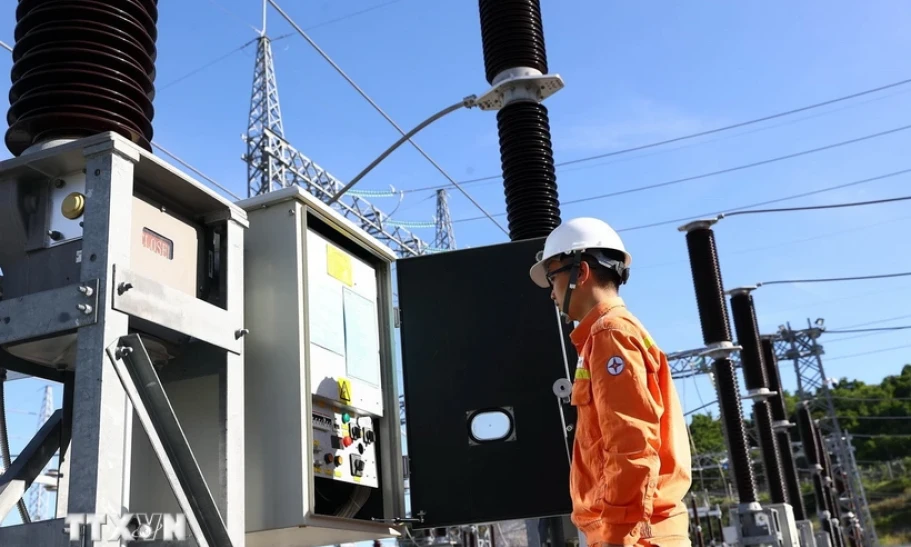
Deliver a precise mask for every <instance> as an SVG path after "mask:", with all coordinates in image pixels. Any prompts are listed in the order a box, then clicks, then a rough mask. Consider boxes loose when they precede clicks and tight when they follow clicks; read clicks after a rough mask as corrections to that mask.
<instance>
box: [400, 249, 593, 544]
mask: <svg viewBox="0 0 911 547" xmlns="http://www.w3.org/2000/svg"><path fill="white" fill-rule="evenodd" d="M543 244H544V241H543V239H536V240H528V241H519V242H512V243H506V244H502V245H494V246H490V247H482V248H475V249H467V250H458V251H449V252H445V253H439V254H432V255H425V256H420V257H415V258H408V259H401V260H399V261H398V262H397V269H398V273H397V276H398V294H399V307H400V310H401V340H402V363H403V369H404V395H405V419H406V425H407V428H408V429H407V432H408V435H407V441H408V457H409V463H410V472H411V477H410V484H411V514H412V516H413V517H418V516H423V518H424V523H423V524H422V525H417V526H418V527H428V528H429V527H443V526H451V525H462V524H472V523H482V522H495V521H503V520H512V519H525V518H537V517H548V516H556V515H566V514H569V513H570V512H571V509H572V506H571V502H570V498H569V457H568V454H567V444H566V439H565V438H564V425H563V420H564V419H565V421H566V425H571V424H574V423H575V412H574V409H573V407H571V406H570V405H568V404H562V405H561V403H560V400H559V399H558V398H557V396H556V395H555V393H554V382H555V381H557V380H559V379H561V378H566V377H567V370H566V369H567V366H566V363H565V362H564V354H563V347H564V345H565V347H566V351H567V352H568V354H567V359H568V364H569V367H570V368H571V369H574V368H575V366H576V353H575V350H574V349H573V348H572V345H571V344H570V342H569V337H568V334H569V332H570V330H571V328H572V325H564V326H563V333H564V334H563V335H562V340H561V330H560V322H559V319H558V317H557V314H556V310H555V307H554V304H553V302H552V301H551V300H550V293H549V292H548V291H547V290H545V289H541V288H539V287H537V286H536V285H535V284H534V283H533V282H532V281H531V279H530V278H529V277H528V269H529V268H530V267H531V265H532V263H533V262H534V258H535V253H537V252H538V251H539V250H540V249H541V248H542V247H543ZM561 407H562V408H563V411H564V412H563V413H564V418H561V412H560V409H561ZM570 429H572V428H571V427H570ZM569 442H570V444H569V446H570V447H571V446H572V444H571V442H572V436H571V435H570V437H569Z"/></svg>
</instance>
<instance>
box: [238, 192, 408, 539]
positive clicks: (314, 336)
mask: <svg viewBox="0 0 911 547" xmlns="http://www.w3.org/2000/svg"><path fill="white" fill-rule="evenodd" d="M238 205H239V206H240V207H242V208H243V209H245V210H246V211H247V215H248V218H249V221H250V227H249V229H248V231H247V234H246V242H247V245H246V248H245V250H246V252H245V275H246V279H245V282H246V285H245V286H246V299H245V310H246V322H245V323H246V325H247V326H248V328H249V330H250V332H249V334H248V335H247V336H246V354H245V356H246V360H247V363H249V367H248V368H247V369H246V372H247V374H246V380H245V395H246V398H245V407H246V412H245V419H246V514H247V525H246V526H247V536H246V545H247V547H259V546H263V547H265V546H269V547H291V546H294V547H301V546H309V545H327V544H338V543H346V542H353V541H361V540H371V539H376V538H383V537H387V538H388V537H398V536H399V535H400V533H401V531H400V529H399V528H398V527H397V526H395V522H398V519H401V518H402V517H404V496H403V488H404V486H403V484H404V480H403V469H402V453H401V444H400V443H401V430H400V418H399V409H398V395H397V381H396V374H395V366H394V364H395V360H394V352H393V347H394V346H393V343H394V338H393V328H394V327H393V307H392V286H391V281H392V279H391V266H392V264H393V262H394V261H395V255H394V254H393V253H392V251H391V250H389V249H388V248H387V247H386V246H384V245H382V244H381V243H380V242H378V241H377V240H376V239H374V238H373V237H371V236H369V235H368V234H367V233H366V232H365V231H364V230H362V229H361V228H359V227H358V226H356V225H355V224H354V223H352V222H350V221H348V220H347V219H345V218H344V217H343V216H342V215H341V214H340V213H338V212H337V211H335V210H333V209H331V208H330V207H328V206H326V205H325V204H323V203H322V202H320V201H319V200H318V199H316V198H315V197H313V196H312V195H311V194H309V193H307V192H305V191H304V190H302V189H301V188H300V187H297V186H294V187H289V188H285V189H282V190H278V191H275V192H270V193H268V194H264V195H261V196H257V197H254V198H250V199H247V200H244V201H242V202H239V203H238Z"/></svg>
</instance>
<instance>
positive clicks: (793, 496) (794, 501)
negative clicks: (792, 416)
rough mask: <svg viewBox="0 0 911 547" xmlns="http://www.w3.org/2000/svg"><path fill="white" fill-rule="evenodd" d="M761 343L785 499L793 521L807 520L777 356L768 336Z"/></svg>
mask: <svg viewBox="0 0 911 547" xmlns="http://www.w3.org/2000/svg"><path fill="white" fill-rule="evenodd" d="M760 344H761V345H762V366H763V368H764V369H765V373H766V374H765V376H766V378H767V379H768V381H769V383H768V387H769V389H770V390H771V391H772V393H773V395H772V396H771V397H769V399H768V401H767V402H768V404H769V407H770V408H771V410H772V420H773V425H777V426H778V427H779V429H777V430H776V431H775V437H776V438H777V440H778V456H779V458H780V459H781V474H782V478H783V479H784V483H785V487H786V488H787V494H788V502H789V503H790V504H791V507H792V508H793V510H794V518H795V519H796V520H806V519H807V507H806V504H805V503H804V501H803V494H802V493H801V491H800V476H799V475H798V474H797V463H796V462H795V461H794V451H793V450H791V435H790V433H789V432H788V430H787V427H788V426H790V423H788V414H787V408H786V407H785V404H784V397H782V396H781V393H782V387H781V375H780V374H779V372H778V358H777V357H776V356H775V345H774V342H773V341H772V339H771V338H769V337H763V338H762V339H761V340H760ZM785 424H787V425H785Z"/></svg>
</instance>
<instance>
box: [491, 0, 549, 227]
mask: <svg viewBox="0 0 911 547" xmlns="http://www.w3.org/2000/svg"><path fill="white" fill-rule="evenodd" d="M479 7H480V13H481V38H482V41H483V48H484V67H485V71H486V76H487V81H488V83H490V84H491V85H494V84H496V83H499V82H500V81H502V80H503V79H505V78H507V77H509V76H510V75H513V74H520V73H530V72H531V73H538V74H546V73H547V54H546V51H545V47H544V27H543V24H542V22H541V8H540V5H539V0H479ZM497 126H498V129H499V135H500V160H501V163H502V168H503V188H504V193H505V195H506V215H507V219H508V221H509V238H510V239H511V240H512V241H519V240H524V239H532V238H536V237H544V236H546V235H548V234H549V233H550V232H551V231H552V230H553V229H554V228H556V227H557V226H559V225H560V201H559V196H558V194H557V175H556V169H555V167H554V159H553V150H552V148H551V137H550V120H549V118H548V115H547V108H546V107H545V106H544V105H542V104H540V103H538V102H536V101H534V100H532V99H516V100H515V101H513V102H508V104H506V105H505V106H504V107H503V108H502V109H501V110H500V111H499V112H498V113H497Z"/></svg>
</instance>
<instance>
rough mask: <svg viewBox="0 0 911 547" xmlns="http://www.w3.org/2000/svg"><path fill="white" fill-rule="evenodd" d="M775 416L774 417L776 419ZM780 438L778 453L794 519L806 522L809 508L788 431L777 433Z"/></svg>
mask: <svg viewBox="0 0 911 547" xmlns="http://www.w3.org/2000/svg"><path fill="white" fill-rule="evenodd" d="M774 417H775V415H774V414H773V415H772V418H774ZM776 437H777V438H778V453H779V457H780V458H781V475H782V477H783V478H784V484H785V487H786V488H787V489H788V501H789V502H790V504H791V507H792V508H793V509H794V518H795V519H797V520H806V518H807V506H806V504H805V503H804V501H803V493H802V492H801V491H800V475H798V474H797V463H796V462H795V461H794V452H793V451H792V450H791V436H790V434H789V433H788V432H787V431H779V432H777V433H776Z"/></svg>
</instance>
